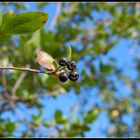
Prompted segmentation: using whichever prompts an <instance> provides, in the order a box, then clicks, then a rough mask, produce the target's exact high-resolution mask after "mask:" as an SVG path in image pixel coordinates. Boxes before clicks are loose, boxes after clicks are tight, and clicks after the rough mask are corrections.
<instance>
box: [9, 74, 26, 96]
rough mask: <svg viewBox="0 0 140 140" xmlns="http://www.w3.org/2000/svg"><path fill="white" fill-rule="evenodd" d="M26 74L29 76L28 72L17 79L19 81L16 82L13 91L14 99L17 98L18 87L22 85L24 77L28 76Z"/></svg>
mask: <svg viewBox="0 0 140 140" xmlns="http://www.w3.org/2000/svg"><path fill="white" fill-rule="evenodd" d="M26 74H27V72H25V73H22V74H21V75H20V77H19V78H18V79H17V81H16V83H15V85H14V87H13V89H12V96H13V97H14V96H15V93H16V90H17V89H18V87H19V86H20V85H21V83H22V81H23V79H24V77H25V76H26Z"/></svg>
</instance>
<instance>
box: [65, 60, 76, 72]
mask: <svg viewBox="0 0 140 140" xmlns="http://www.w3.org/2000/svg"><path fill="white" fill-rule="evenodd" d="M67 67H68V69H69V70H74V69H75V68H76V63H75V61H73V60H72V61H69V62H68V63H67Z"/></svg>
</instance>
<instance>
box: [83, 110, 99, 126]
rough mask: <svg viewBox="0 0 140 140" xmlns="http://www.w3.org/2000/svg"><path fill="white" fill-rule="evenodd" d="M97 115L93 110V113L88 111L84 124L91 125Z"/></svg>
mask: <svg viewBox="0 0 140 140" xmlns="http://www.w3.org/2000/svg"><path fill="white" fill-rule="evenodd" d="M97 115H98V111H97V110H94V111H92V110H91V111H89V112H88V113H87V116H86V117H85V118H84V122H85V123H91V122H92V121H94V120H95V119H96V118H97Z"/></svg>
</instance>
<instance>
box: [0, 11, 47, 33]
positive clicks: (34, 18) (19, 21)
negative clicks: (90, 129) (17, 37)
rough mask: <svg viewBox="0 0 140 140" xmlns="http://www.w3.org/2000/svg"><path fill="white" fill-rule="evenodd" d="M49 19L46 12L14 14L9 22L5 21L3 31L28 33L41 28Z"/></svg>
mask: <svg viewBox="0 0 140 140" xmlns="http://www.w3.org/2000/svg"><path fill="white" fill-rule="evenodd" d="M47 20H48V14H47V13H45V12H26V13H22V14H13V15H12V16H10V18H9V20H8V22H5V21H4V22H3V28H2V31H3V32H6V33H7V34H26V33H32V32H35V31H36V30H38V29H40V28H41V27H42V26H43V25H44V24H45V23H46V21H47Z"/></svg>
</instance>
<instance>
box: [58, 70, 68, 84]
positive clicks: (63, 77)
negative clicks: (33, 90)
mask: <svg viewBox="0 0 140 140" xmlns="http://www.w3.org/2000/svg"><path fill="white" fill-rule="evenodd" d="M59 80H60V81H61V82H66V81H67V80H68V74H67V73H66V72H62V73H60V74H59Z"/></svg>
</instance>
